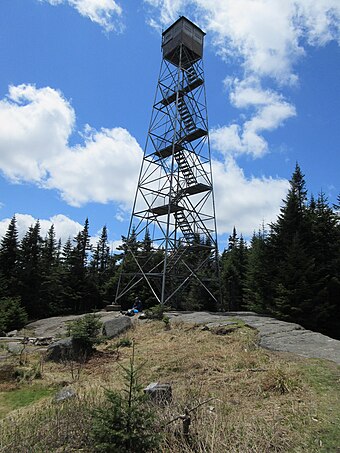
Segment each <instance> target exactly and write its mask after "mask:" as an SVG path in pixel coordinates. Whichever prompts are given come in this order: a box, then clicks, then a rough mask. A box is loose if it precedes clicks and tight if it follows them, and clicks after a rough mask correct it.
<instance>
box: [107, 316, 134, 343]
mask: <svg viewBox="0 0 340 453" xmlns="http://www.w3.org/2000/svg"><path fill="white" fill-rule="evenodd" d="M131 326H132V319H131V318H129V317H127V316H124V315H120V316H117V317H115V318H113V319H106V320H105V319H104V320H103V334H104V335H105V336H107V337H108V338H114V337H117V336H118V335H120V334H121V333H123V332H125V331H126V330H128V329H130V327H131Z"/></svg>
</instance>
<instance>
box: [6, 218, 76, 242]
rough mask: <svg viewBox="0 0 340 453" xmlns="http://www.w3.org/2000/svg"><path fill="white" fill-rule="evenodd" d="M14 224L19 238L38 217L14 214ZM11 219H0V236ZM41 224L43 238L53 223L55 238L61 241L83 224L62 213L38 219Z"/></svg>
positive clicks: (74, 233)
mask: <svg viewBox="0 0 340 453" xmlns="http://www.w3.org/2000/svg"><path fill="white" fill-rule="evenodd" d="M15 218H16V224H17V229H18V234H19V239H22V238H23V236H24V235H25V233H26V232H27V230H28V228H29V227H30V226H32V225H35V223H36V221H37V220H38V219H36V218H34V217H33V216H31V215H29V214H20V213H17V214H15ZM10 221H11V219H8V218H7V219H3V220H0V237H3V236H4V234H5V233H6V231H7V228H8V225H9V222H10ZM39 222H40V226H41V233H40V234H41V236H42V237H43V238H44V237H45V236H46V234H47V231H48V230H49V229H50V228H51V225H52V224H53V225H54V227H55V233H56V237H57V239H59V238H60V239H61V240H62V242H63V243H65V242H66V241H67V239H68V238H69V237H70V238H71V239H73V237H75V236H76V235H77V233H78V232H79V231H81V230H82V229H83V225H81V224H80V223H78V222H75V221H74V220H72V219H70V218H69V217H67V216H65V215H63V214H57V215H55V216H53V217H51V218H49V219H39Z"/></svg>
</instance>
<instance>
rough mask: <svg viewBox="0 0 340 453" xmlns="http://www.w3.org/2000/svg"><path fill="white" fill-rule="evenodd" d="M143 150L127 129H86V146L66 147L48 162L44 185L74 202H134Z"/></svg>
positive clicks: (79, 204) (74, 204)
mask: <svg viewBox="0 0 340 453" xmlns="http://www.w3.org/2000/svg"><path fill="white" fill-rule="evenodd" d="M141 154H142V150H141V149H140V147H139V145H138V143H137V141H136V140H135V139H134V138H133V137H132V136H131V135H130V134H129V132H128V131H127V130H126V129H123V128H114V129H101V131H100V132H98V131H91V132H90V133H87V135H86V140H85V144H84V146H80V145H78V146H76V147H75V148H73V149H67V151H66V152H64V153H62V154H61V155H59V156H57V157H55V158H53V159H51V160H50V162H49V172H50V177H49V178H48V180H47V181H46V183H45V187H48V188H52V189H54V188H56V189H58V190H59V191H60V192H61V194H62V198H63V199H64V200H65V201H66V202H67V203H69V204H70V205H73V206H81V205H83V204H85V203H87V202H88V201H94V202H98V203H107V202H109V201H117V202H119V203H122V204H123V205H124V206H129V207H130V205H131V202H132V199H133V195H134V192H135V187H136V181H137V178H138V171H139V168H140V163H141Z"/></svg>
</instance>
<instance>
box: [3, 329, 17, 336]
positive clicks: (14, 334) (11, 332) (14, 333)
mask: <svg viewBox="0 0 340 453" xmlns="http://www.w3.org/2000/svg"><path fill="white" fill-rule="evenodd" d="M17 335H18V331H17V330H11V331H10V332H7V334H6V337H16V336H17Z"/></svg>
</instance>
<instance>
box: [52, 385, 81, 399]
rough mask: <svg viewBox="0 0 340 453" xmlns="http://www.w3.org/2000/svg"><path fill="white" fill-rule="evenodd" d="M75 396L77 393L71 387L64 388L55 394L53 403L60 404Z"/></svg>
mask: <svg viewBox="0 0 340 453" xmlns="http://www.w3.org/2000/svg"><path fill="white" fill-rule="evenodd" d="M76 396H77V392H76V391H75V390H74V389H73V388H72V387H64V388H62V389H61V390H59V392H57V393H56V395H55V397H54V401H55V402H56V403H61V402H62V401H66V400H69V399H71V398H75V397H76Z"/></svg>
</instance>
